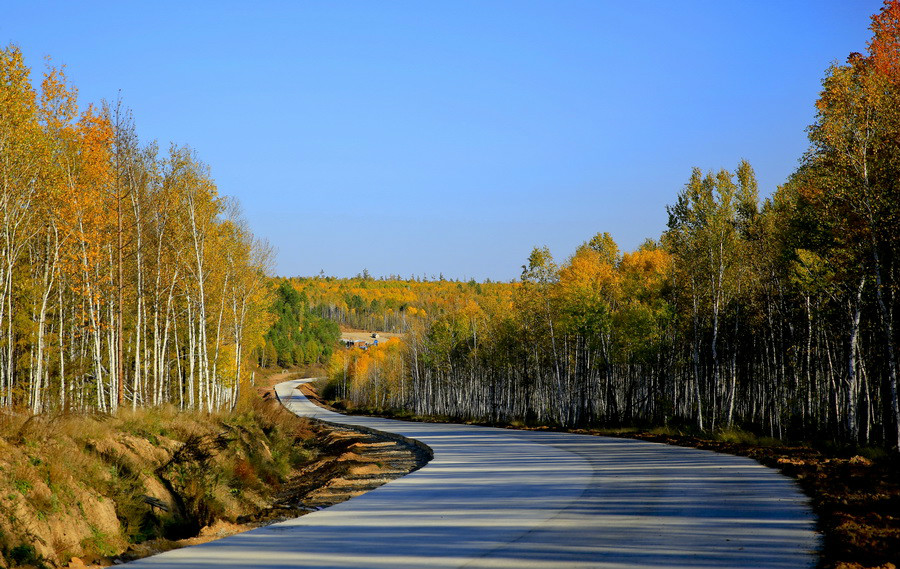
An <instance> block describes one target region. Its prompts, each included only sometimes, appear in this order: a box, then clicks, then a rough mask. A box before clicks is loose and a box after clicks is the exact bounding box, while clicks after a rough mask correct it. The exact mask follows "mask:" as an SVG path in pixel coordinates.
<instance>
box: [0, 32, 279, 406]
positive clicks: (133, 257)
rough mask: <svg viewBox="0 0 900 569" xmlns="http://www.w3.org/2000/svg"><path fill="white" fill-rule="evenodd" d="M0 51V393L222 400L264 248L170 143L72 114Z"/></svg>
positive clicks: (191, 155)
mask: <svg viewBox="0 0 900 569" xmlns="http://www.w3.org/2000/svg"><path fill="white" fill-rule="evenodd" d="M76 94H77V91H76V89H75V88H74V87H73V86H71V85H70V84H69V83H68V82H67V80H66V77H65V75H64V73H63V71H62V70H61V69H57V68H53V67H49V68H48V70H47V72H46V73H45V74H44V77H43V80H42V81H41V83H40V86H39V87H38V88H36V87H35V86H33V85H32V83H31V79H30V70H29V68H28V67H27V66H26V65H25V63H24V61H23V58H22V54H21V52H20V50H19V49H18V48H16V47H15V46H9V47H7V48H5V49H2V50H0V406H3V407H10V406H16V405H25V406H28V407H29V408H30V409H31V410H32V411H34V412H40V411H43V410H46V409H51V408H52V409H98V410H101V411H115V410H116V409H117V408H118V407H120V406H122V405H130V406H132V407H135V406H138V405H158V404H161V403H165V402H171V403H175V404H177V405H179V406H180V407H182V408H192V409H206V410H213V409H217V408H221V407H223V406H226V405H228V404H230V403H233V402H234V401H235V400H236V398H237V395H238V390H239V386H240V384H241V381H242V380H245V379H246V378H247V365H248V362H251V361H252V355H251V353H252V351H253V348H254V347H255V346H256V345H257V343H258V341H259V339H260V337H261V336H262V333H263V332H264V331H265V329H266V328H267V327H268V322H266V321H265V314H266V312H265V308H266V307H267V306H268V304H269V300H268V298H267V291H266V289H265V286H264V285H265V282H266V281H265V272H266V271H267V269H268V266H269V264H270V255H271V253H270V251H269V248H268V247H267V246H266V245H265V244H261V243H259V242H258V241H256V240H255V239H254V237H253V235H252V234H251V233H250V232H249V231H248V229H247V227H246V225H245V223H244V222H243V221H242V219H241V217H240V213H239V210H238V208H237V205H236V204H235V203H234V202H231V201H229V200H227V199H225V198H222V197H220V196H219V195H218V193H217V189H216V186H215V183H214V182H213V179H212V177H211V176H210V172H209V168H208V167H207V166H206V165H205V164H203V163H202V162H201V161H200V160H199V159H198V158H197V156H196V154H195V152H194V151H192V150H191V149H190V148H188V147H184V146H174V145H173V146H171V147H170V148H169V149H168V150H167V151H164V152H161V151H160V150H159V149H158V148H157V146H156V144H155V143H151V144H140V143H139V141H138V137H137V133H136V130H135V126H134V123H133V121H132V119H131V116H130V114H129V113H128V112H127V111H125V110H123V108H122V107H121V105H115V106H110V105H107V104H103V105H102V106H101V107H100V108H99V109H98V108H95V107H94V106H88V107H87V108H86V109H85V110H83V111H82V112H79V108H78V104H77V100H76Z"/></svg>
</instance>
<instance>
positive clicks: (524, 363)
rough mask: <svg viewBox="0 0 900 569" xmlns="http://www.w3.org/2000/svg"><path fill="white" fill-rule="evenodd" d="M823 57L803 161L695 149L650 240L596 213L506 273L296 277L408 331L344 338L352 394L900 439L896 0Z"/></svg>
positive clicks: (318, 306)
mask: <svg viewBox="0 0 900 569" xmlns="http://www.w3.org/2000/svg"><path fill="white" fill-rule="evenodd" d="M871 30H872V37H871V40H870V42H869V44H868V50H867V52H866V53H865V54H859V53H852V54H850V56H849V57H848V58H847V60H846V63H844V64H835V65H833V66H831V67H830V68H829V69H828V70H827V72H826V75H825V78H824V80H823V83H822V92H821V95H820V97H819V99H818V100H817V101H816V102H815V108H816V119H815V123H814V124H813V125H811V126H810V127H809V129H808V134H809V141H810V146H809V150H808V152H807V153H806V154H805V155H804V156H803V158H802V161H801V165H800V167H799V168H798V169H797V171H796V172H794V174H793V175H792V176H791V177H790V179H789V180H787V181H786V183H785V184H784V185H782V186H780V187H778V188H777V190H776V191H775V192H774V193H773V194H772V196H771V197H769V198H767V199H765V200H764V201H763V202H762V203H760V200H759V196H758V188H757V182H756V178H755V176H754V172H753V168H752V167H751V165H750V164H748V163H747V162H745V161H741V162H739V163H738V164H737V165H736V168H734V170H719V171H712V172H703V171H701V170H699V169H694V170H693V171H691V172H690V173H689V174H688V175H686V178H687V182H686V184H685V185H684V187H683V188H682V189H681V191H680V192H678V193H677V195H674V196H673V203H672V204H671V205H670V206H669V207H668V208H667V209H668V214H669V221H668V226H667V228H666V230H665V231H664V232H663V234H662V235H661V236H660V237H659V239H658V240H647V242H646V243H645V244H643V245H642V246H641V247H640V248H639V249H638V250H637V251H633V252H625V253H623V252H621V251H620V250H619V248H618V247H617V245H616V243H615V242H614V241H613V239H612V238H611V237H610V236H609V235H608V234H606V233H599V234H597V235H596V236H594V237H593V238H591V239H590V240H589V241H587V242H585V243H584V244H583V245H581V246H580V247H579V248H578V249H577V250H576V251H575V252H574V253H573V254H572V255H571V256H570V257H568V258H567V259H566V260H565V261H563V262H560V263H558V262H557V261H556V260H554V258H553V256H552V255H551V252H550V251H549V250H547V249H546V248H543V247H538V248H535V249H534V250H533V252H532V253H531V255H530V256H529V257H528V259H527V260H526V262H525V264H524V266H523V270H522V275H521V279H520V281H518V282H514V283H506V284H504V283H475V282H469V283H456V282H447V281H432V282H418V281H401V280H374V279H371V278H357V279H347V280H337V279H328V278H317V279H295V280H294V281H293V283H294V286H295V287H296V288H297V289H298V290H299V291H301V292H302V293H303V294H304V295H305V296H306V297H307V298H308V300H309V303H310V305H311V309H312V311H313V312H314V313H317V314H318V315H319V316H322V317H326V318H330V319H332V320H334V321H336V322H339V323H342V324H345V325H349V326H355V327H361V328H369V329H372V328H380V329H384V330H392V331H402V332H406V336H405V339H404V340H403V341H400V340H392V341H389V342H382V343H381V344H380V345H378V346H373V347H370V348H369V349H368V350H365V351H363V350H339V351H336V352H335V353H334V355H333V356H332V357H331V360H330V364H329V377H330V380H331V384H330V389H332V390H334V392H335V393H336V394H337V395H340V396H344V397H346V398H348V399H349V400H351V401H353V402H354V403H355V404H357V405H365V406H368V407H373V408H393V409H406V410H409V411H412V412H415V413H419V414H431V415H444V416H448V417H454V418H465V419H475V420H479V421H487V422H510V421H523V422H526V423H531V424H536V423H541V424H549V425H561V426H567V427H573V426H579V425H597V424H600V425H607V426H611V425H675V426H686V427H692V428H698V429H703V430H716V429H721V428H743V429H748V430H752V431H754V432H757V433H763V434H770V435H772V436H775V437H779V438H803V439H810V438H818V439H827V440H832V441H838V442H841V443H843V444H862V445H877V446H884V447H897V446H898V443H900V413H898V400H897V353H896V352H897V332H896V330H895V325H894V318H893V317H894V315H895V314H897V313H898V311H900V305H898V300H897V299H898V295H897V292H898V266H897V259H898V252H900V247H898V245H900V2H898V0H891V1H889V2H886V3H885V5H884V7H883V9H882V10H881V11H880V12H879V13H878V14H876V15H874V16H873V18H872V26H871Z"/></svg>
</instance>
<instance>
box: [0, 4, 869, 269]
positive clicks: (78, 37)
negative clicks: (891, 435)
mask: <svg viewBox="0 0 900 569" xmlns="http://www.w3.org/2000/svg"><path fill="white" fill-rule="evenodd" d="M880 6H881V2H880V1H876V0H834V1H831V0H821V1H792V2H785V1H783V0H782V1H777V0H771V1H768V0H758V1H740V2H738V1H722V0H718V1H700V0H683V1H677V2H671V1H669V2H663V1H627V2H626V1H621V2H610V1H602V0H593V1H583V2H581V1H574V0H546V1H525V0H514V1H499V0H485V1H481V2H475V1H466V0H455V1H445V2H437V1H435V2H430V1H429V2H421V1H419V2H413V1H410V2H393V1H386V2H372V1H360V2H342V1H335V2H325V1H321V2H301V1H283V2H274V1H265V2H229V1H221V0H220V1H216V2H182V1H179V2H166V1H154V2H121V1H115V2H69V1H59V2H47V1H41V0H34V1H21V2H14V1H9V0H6V1H4V2H3V8H2V16H0V44H2V45H4V46H5V45H7V44H9V43H15V44H17V45H18V46H19V47H20V48H21V49H22V51H23V52H24V54H25V56H26V59H27V62H28V64H29V65H30V66H31V67H32V69H33V70H34V73H35V77H36V78H37V77H39V74H40V72H41V71H42V70H43V65H44V64H43V60H42V58H43V57H44V56H48V55H49V56H51V57H52V59H53V62H54V63H55V64H65V65H66V67H67V72H68V75H69V77H70V79H71V80H72V82H73V83H74V84H75V85H76V86H77V87H78V89H79V93H80V100H81V102H82V103H88V102H97V101H99V100H100V99H104V98H105V99H107V100H114V99H115V98H116V96H117V94H118V93H119V90H121V93H122V97H123V100H124V103H125V104H126V105H127V106H128V107H130V108H131V109H132V110H133V112H134V116H135V121H136V123H137V129H138V133H139V134H140V135H141V137H142V139H143V140H145V141H149V140H154V139H155V140H158V141H159V142H160V144H161V146H162V147H163V148H165V147H166V146H167V145H168V144H169V143H170V142H174V143H177V144H188V145H190V146H192V147H193V148H195V149H196V150H197V152H198V154H199V156H200V158H201V159H202V160H203V161H204V162H206V163H207V164H209V166H210V168H211V170H212V173H213V176H214V177H215V179H216V181H217V184H218V187H219V191H220V192H221V193H223V194H228V195H231V196H235V197H237V198H238V199H239V200H240V202H241V204H242V205H243V209H244V212H245V215H246V217H247V219H248V221H249V223H250V226H251V227H252V228H253V230H254V232H255V233H256V234H257V235H258V236H261V237H264V238H267V239H268V240H269V241H270V242H271V243H272V244H273V245H275V247H276V248H277V249H278V252H279V253H278V262H277V267H276V272H277V273H278V274H282V275H287V276H294V275H314V274H318V273H319V271H321V270H324V272H325V273H326V274H330V275H335V276H352V275H355V274H357V273H359V272H361V271H362V270H363V269H364V268H366V269H368V270H369V272H370V273H372V274H374V275H389V274H399V275H402V276H404V277H406V276H410V275H417V276H422V275H427V276H429V277H430V276H432V275H439V274H441V273H443V274H444V275H445V276H446V277H448V278H460V279H463V278H466V279H468V278H470V277H471V278H476V279H479V280H482V279H485V278H490V279H494V280H508V279H513V278H516V277H518V275H519V272H520V267H521V265H522V264H523V262H524V261H525V259H526V257H527V256H528V253H529V251H530V250H531V248H532V247H534V246H536V245H539V246H540V245H547V246H549V247H550V249H551V251H552V252H553V253H554V255H555V256H556V258H557V260H558V261H563V260H565V258H566V257H567V256H568V255H570V254H571V253H572V252H573V251H574V249H575V247H577V246H578V244H580V243H581V242H583V241H586V240H588V239H589V238H590V237H591V236H592V235H594V234H595V233H597V232H600V231H608V232H609V233H611V234H612V236H613V237H614V238H615V239H616V241H617V242H618V243H619V245H620V247H621V248H622V249H624V250H632V249H635V248H636V247H637V246H638V245H639V244H640V243H641V242H642V241H643V240H644V239H646V238H648V237H653V238H656V237H658V236H659V234H660V233H661V232H662V231H663V229H664V228H665V222H666V213H665V206H666V205H667V204H671V203H673V202H674V200H675V196H676V194H677V192H678V191H679V190H680V189H681V188H682V187H683V185H684V183H685V182H686V181H687V179H688V177H689V175H690V171H691V168H692V167H694V166H697V167H700V168H702V169H704V170H710V169H719V168H728V169H733V168H735V167H736V166H737V164H738V162H739V161H740V160H741V159H742V158H745V159H747V160H749V161H750V163H751V164H752V165H753V166H754V168H755V169H756V173H757V176H758V178H759V182H760V192H761V194H762V195H763V196H765V195H768V194H770V193H771V192H772V191H773V190H774V189H775V187H776V186H777V185H778V184H781V183H783V182H784V181H785V179H786V178H787V176H788V175H789V174H790V173H791V172H792V171H793V170H794V169H795V168H796V166H797V163H798V159H799V158H800V157H801V155H802V154H803V152H804V151H805V149H806V147H807V140H806V136H805V132H804V129H805V128H806V126H807V125H809V124H810V123H811V122H812V120H813V117H814V107H813V103H814V101H815V99H816V97H817V95H818V92H819V90H820V88H821V79H822V78H823V76H824V73H825V70H826V69H827V67H828V65H829V64H830V63H832V62H834V61H841V62H842V61H844V59H845V58H846V56H847V55H848V54H849V53H850V52H851V51H860V52H862V51H864V50H865V43H866V41H867V39H868V37H869V31H868V26H869V18H870V16H871V14H873V13H874V12H876V11H877V10H878V9H879V8H880Z"/></svg>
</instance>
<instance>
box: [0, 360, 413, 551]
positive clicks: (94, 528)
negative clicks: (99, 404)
mask: <svg viewBox="0 0 900 569" xmlns="http://www.w3.org/2000/svg"><path fill="white" fill-rule="evenodd" d="M289 377H291V374H290V373H287V374H279V375H278V376H274V377H272V378H270V379H271V380H272V383H277V382H278V381H282V380H284V379H287V378H289ZM252 407H253V408H252V409H249V410H244V411H242V412H241V413H235V414H224V415H207V414H203V413H185V412H178V411H176V410H175V409H153V410H145V411H139V412H137V413H130V412H122V413H120V414H119V415H118V416H116V417H111V416H107V415H90V416H74V415H59V416H53V417H50V416H40V417H27V416H24V415H11V414H5V415H0V568H5V567H42V566H43V567H59V566H69V567H103V566H108V565H111V564H114V563H117V562H121V561H127V560H130V559H135V558H138V557H144V556H147V555H152V554H154V553H159V552H162V551H166V550H169V549H173V548H177V547H183V546H185V545H193V544H197V543H203V542H206V541H211V540H214V539H218V538H220V537H224V536H227V535H232V534H234V533H239V532H242V531H246V530H248V529H252V528H255V527H259V526H260V525H265V524H269V523H273V522H275V521H280V520H283V519H287V518H292V517H296V516H299V515H303V514H306V513H309V512H312V511H316V510H318V509H321V508H323V507H327V506H329V505H332V504H335V503H338V502H342V501H344V500H347V499H349V498H352V497H353V496H357V495H359V494H361V493H363V492H366V491H368V490H370V489H372V488H375V487H377V486H380V485H381V484H384V483H385V482H388V481H389V480H392V479H394V478H396V477H399V476H402V475H404V474H406V473H407V472H409V471H411V470H413V469H415V468H418V467H420V466H421V465H422V464H423V461H422V460H421V458H420V457H418V456H417V454H416V453H415V452H414V451H413V450H411V449H409V448H406V447H405V446H404V445H399V444H397V443H395V442H393V441H384V440H380V439H379V438H378V437H374V436H372V435H367V434H362V433H357V432H354V431H351V430H347V429H335V428H330V427H326V426H324V425H321V424H317V423H312V422H310V421H308V420H305V419H300V418H298V417H296V416H294V415H293V414H291V413H289V412H287V411H286V410H285V409H284V408H283V407H282V406H281V405H280V404H279V403H278V402H277V400H276V399H275V397H274V394H273V393H272V392H271V390H268V389H262V390H261V392H260V397H259V398H258V399H257V400H256V402H255V403H254V404H253V406H252Z"/></svg>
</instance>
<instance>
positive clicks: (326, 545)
mask: <svg viewBox="0 0 900 569" xmlns="http://www.w3.org/2000/svg"><path fill="white" fill-rule="evenodd" d="M302 381H307V380H297V381H289V382H285V383H282V384H280V385H278V386H277V387H276V390H277V393H278V396H279V398H280V399H281V401H282V403H283V404H284V405H285V406H286V407H287V408H288V409H290V410H292V411H293V412H295V413H297V414H298V415H302V416H307V417H314V418H317V419H321V420H323V421H329V422H333V423H341V424H347V425H356V426H363V427H367V428H373V429H378V430H381V431H385V432H390V433H396V434H399V435H402V436H404V437H408V438H411V439H415V440H418V441H420V442H422V443H424V444H426V445H428V446H429V447H430V448H431V449H432V450H433V452H434V459H433V460H432V461H431V462H430V463H428V464H427V465H426V466H425V467H424V468H422V469H420V470H418V471H416V472H413V473H412V474H410V475H408V476H405V477H403V478H400V479H398V480H395V481H393V482H390V483H388V484H386V485H384V486H381V487H380V488H377V489H376V490H373V491H371V492H369V493H367V494H364V495H362V496H359V497H357V498H353V499H352V500H349V501H347V502H344V503H341V504H338V505H336V506H332V507H331V508H327V509H325V510H322V511H320V512H316V513H313V514H309V515H306V516H303V517H301V518H297V519H295V520H291V521H287V522H283V523H279V524H274V525H271V526H267V527H264V528H260V529H257V530H253V531H249V532H246V533H243V534H239V535H235V536H231V537H227V538H224V539H221V540H218V541H214V542H210V543H207V544H203V545H197V546H193V547H188V548H185V549H180V550H176V551H170V552H167V553H164V554H161V555H157V556H155V557H150V558H147V559H142V560H139V561H135V562H133V563H131V564H130V565H133V566H134V567H154V568H157V569H158V568H175V567H186V568H197V569H199V568H204V569H207V568H211V567H222V568H231V567H267V568H274V567H304V568H317V569H349V568H375V567H377V568H385V569H387V568H390V569H402V568H428V569H432V568H433V569H439V568H440V569H443V568H451V567H466V568H489V567H508V568H515V569H520V568H543V569H556V568H558V569H569V568H576V567H578V568H582V567H597V568H610V569H613V568H614V569H636V568H639V567H641V568H653V569H660V568H673V569H674V568H677V569H686V568H698V569H700V568H702V569H709V568H713V567H720V568H729V569H736V568H741V567H747V568H750V567H752V568H756V569H759V568H785V569H787V568H792V569H793V568H798V567H814V566H815V563H816V553H815V552H816V550H817V548H818V545H819V537H818V535H817V534H816V533H815V530H814V525H815V521H814V517H813V514H812V511H811V510H810V507H809V505H808V503H807V500H806V499H805V497H804V496H803V495H802V494H801V493H800V491H799V490H798V489H797V488H796V487H795V485H794V484H793V482H792V481H790V480H789V479H787V478H785V477H783V476H781V475H780V474H778V473H777V472H775V471H773V470H771V469H768V468H765V467H763V466H760V465H759V464H758V463H756V462H754V461H753V460H750V459H748V458H743V457H736V456H730V455H723V454H716V453H713V452H709V451H703V450H697V449H689V448H681V447H674V446H668V445H662V444H656V443H648V442H643V441H633V440H624V439H614V438H605V437H592V436H587V435H570V434H565V433H541V432H527V431H511V430H504V429H492V428H487V427H474V426H463V425H448V424H433V423H431V424H430V423H406V422H402V421H392V420H388V419H377V418H370V417H348V416H344V415H340V414H337V413H331V412H329V411H325V410H323V409H321V408H319V407H317V406H315V405H313V404H312V403H310V402H309V401H308V400H307V399H306V398H305V397H304V396H303V395H302V394H301V393H300V392H299V391H298V390H296V387H297V385H298V384H299V383H301V382H302Z"/></svg>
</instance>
